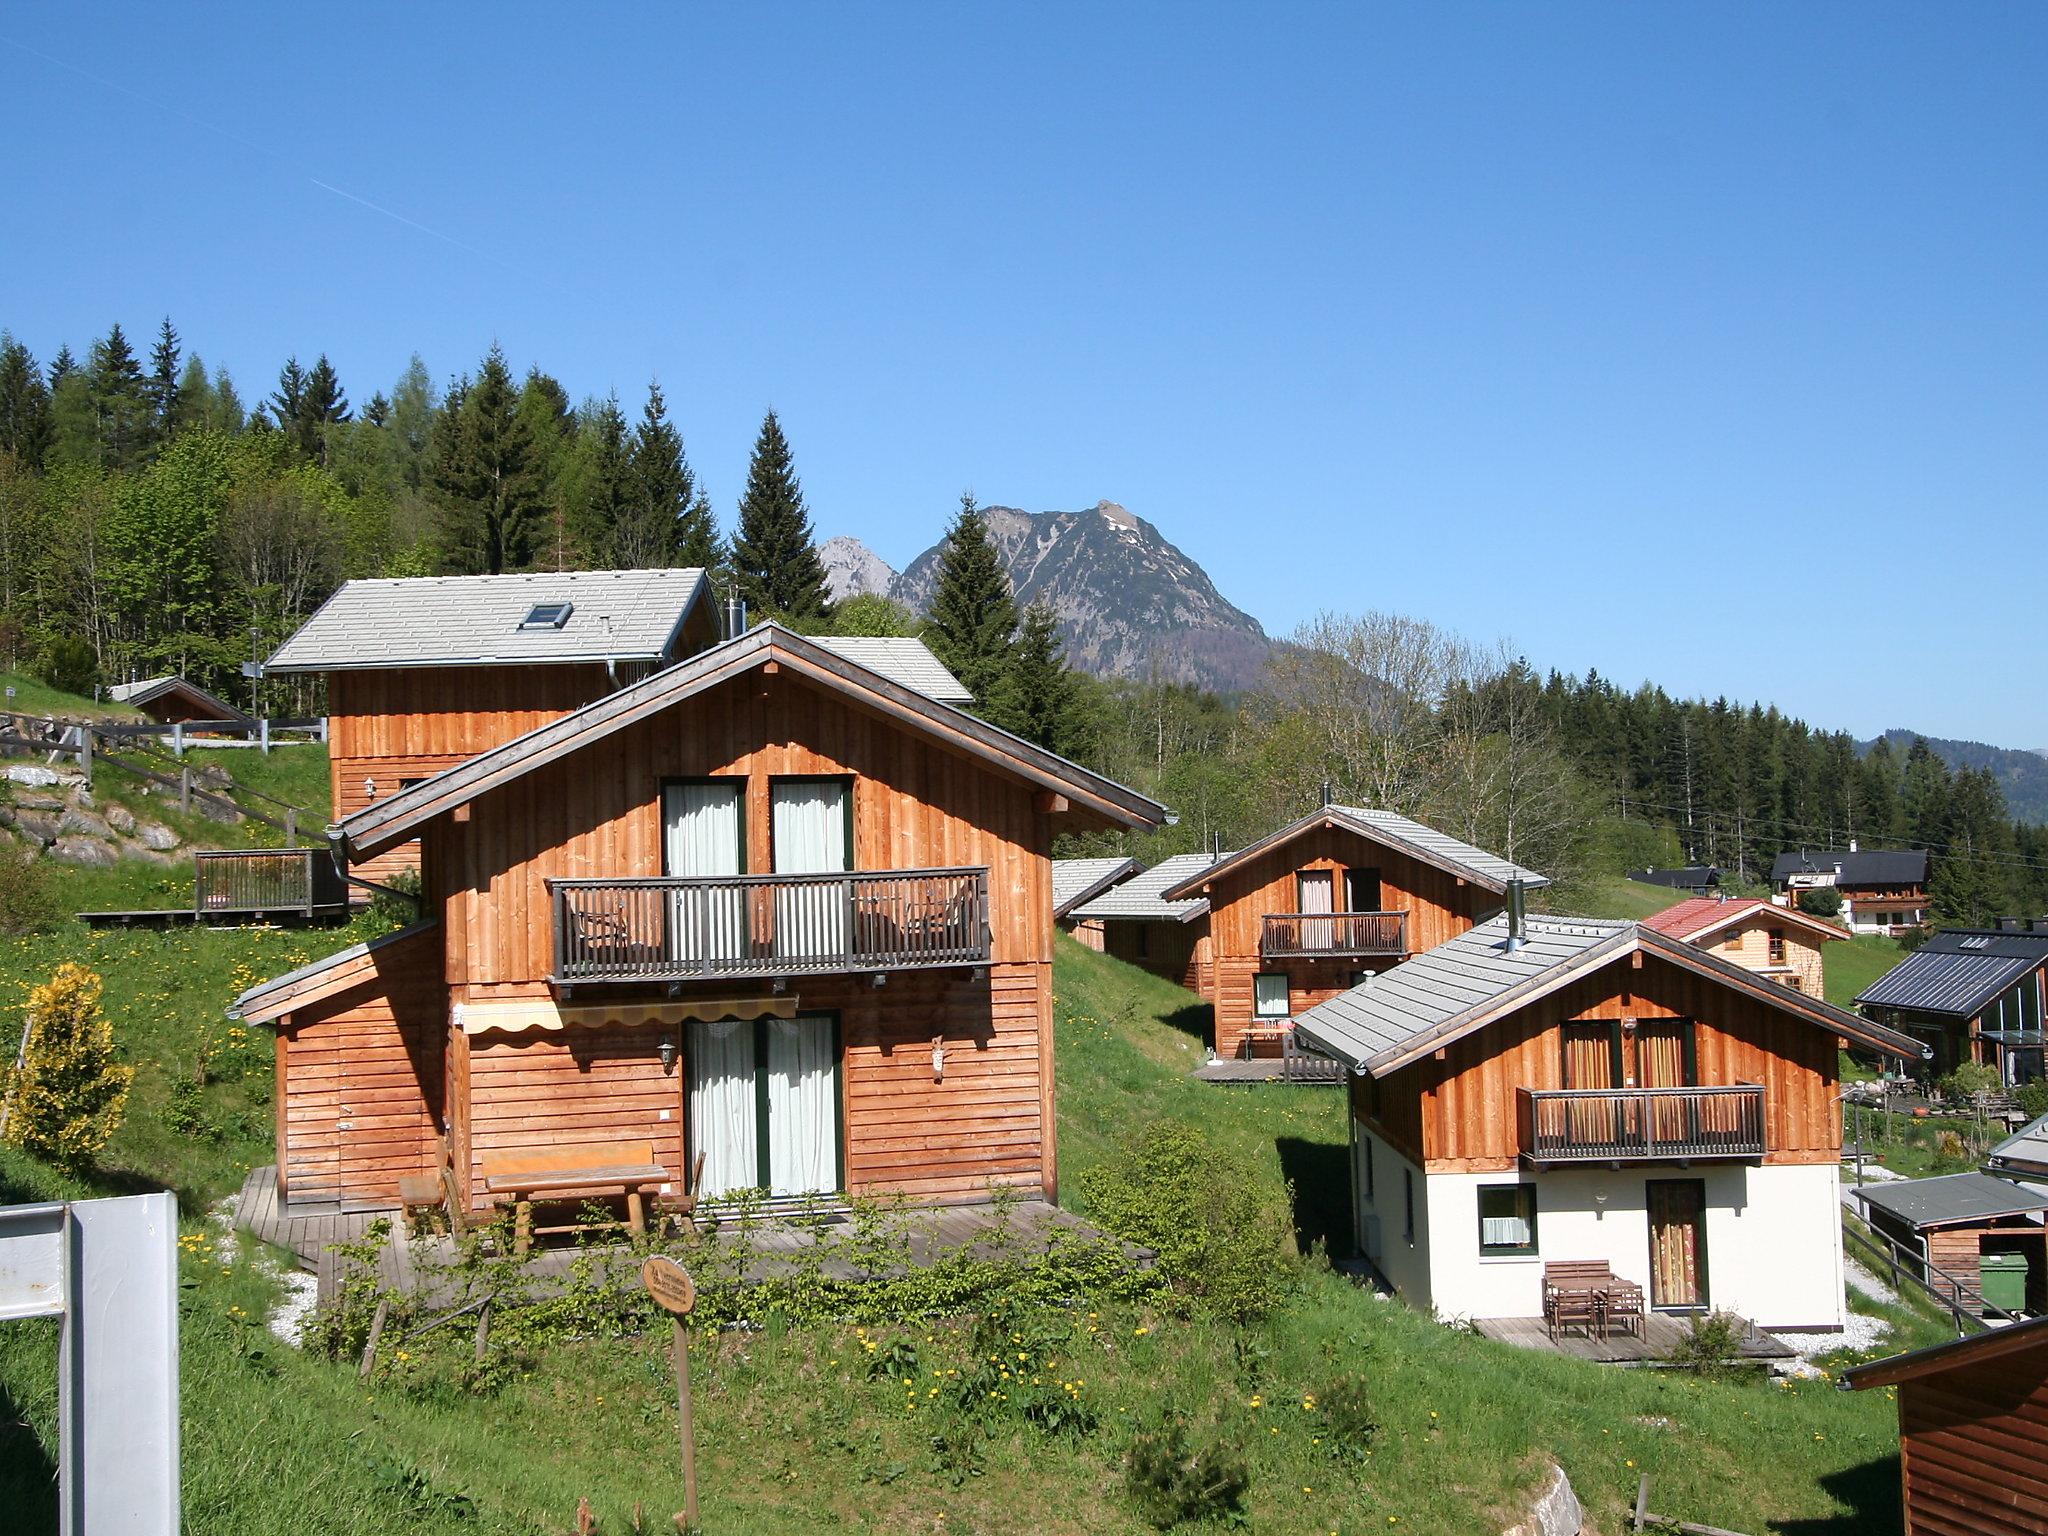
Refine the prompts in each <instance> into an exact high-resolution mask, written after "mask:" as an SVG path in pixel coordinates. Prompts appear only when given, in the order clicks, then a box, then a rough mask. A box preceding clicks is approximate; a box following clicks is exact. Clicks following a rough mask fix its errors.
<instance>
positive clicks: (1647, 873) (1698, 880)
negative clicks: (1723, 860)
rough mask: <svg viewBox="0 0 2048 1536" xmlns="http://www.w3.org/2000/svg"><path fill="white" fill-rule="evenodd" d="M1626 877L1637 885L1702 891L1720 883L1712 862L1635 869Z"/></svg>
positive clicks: (1719, 877)
mask: <svg viewBox="0 0 2048 1536" xmlns="http://www.w3.org/2000/svg"><path fill="white" fill-rule="evenodd" d="M1628 878H1629V879H1631V880H1633V881H1635V882H1636V884H1638V885H1663V886H1669V887H1670V888H1671V889H1672V890H1675V891H1703V890H1706V889H1707V888H1708V887H1710V886H1716V885H1719V884H1720V883H1721V871H1720V870H1719V869H1718V868H1717V867H1715V866H1714V865H1712V864H1684V865H1681V866H1679V867H1678V868H1677V869H1635V870H1630V871H1629V875H1628Z"/></svg>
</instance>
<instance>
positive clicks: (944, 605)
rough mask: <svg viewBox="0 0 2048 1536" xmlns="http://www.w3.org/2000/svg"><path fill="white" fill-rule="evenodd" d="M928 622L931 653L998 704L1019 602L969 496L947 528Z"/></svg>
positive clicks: (984, 701) (987, 703) (986, 702)
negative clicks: (1012, 593)
mask: <svg viewBox="0 0 2048 1536" xmlns="http://www.w3.org/2000/svg"><path fill="white" fill-rule="evenodd" d="M925 621H926V622H925V639H926V642H927V643H928V644H929V645H930V646H931V648H932V651H933V653H934V654H935V655H936V656H937V657H938V658H939V660H940V661H942V662H944V663H945V664H946V666H947V667H948V668H949V669H950V670H951V671H952V673H953V675H954V676H955V677H957V678H959V679H960V681H961V682H962V683H964V684H965V685H966V687H967V691H968V692H969V693H971V694H973V695H974V697H975V699H976V700H977V702H978V703H979V704H980V705H981V706H982V707H983V708H985V709H1000V708H1001V707H1002V706H1001V702H1000V694H1001V690H1002V687H1003V683H1004V680H1005V678H1007V677H1008V675H1009V672H1010V660H1011V644H1012V640H1013V637H1014V636H1015V635H1016V632H1017V604H1016V601H1015V599H1014V598H1012V597H1011V595H1010V578H1009V576H1008V575H1007V574H1006V573H1005V572H1004V570H1003V563H1002V560H1001V559H1000V558H999V557H998V556H997V554H996V546H995V543H994V541H993V540H992V539H990V538H989V533H988V520H987V519H986V518H984V517H983V516H982V514H981V509H980V508H979V507H977V506H975V504H974V498H973V496H971V495H963V496H962V497H961V498H960V510H959V512H958V513H957V514H956V515H955V516H954V518H953V525H952V526H951V527H950V528H948V529H947V530H946V542H945V547H944V548H943V549H942V550H941V551H940V553H939V572H938V579H937V581H936V583H935V584H934V586H933V588H932V602H931V609H930V611H929V612H928V613H927V614H926V615H925Z"/></svg>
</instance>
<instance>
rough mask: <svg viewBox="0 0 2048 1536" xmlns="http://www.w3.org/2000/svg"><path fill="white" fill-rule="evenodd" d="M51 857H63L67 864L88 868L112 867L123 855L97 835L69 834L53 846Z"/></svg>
mask: <svg viewBox="0 0 2048 1536" xmlns="http://www.w3.org/2000/svg"><path fill="white" fill-rule="evenodd" d="M50 857H51V858H53V859H62V860H63V861H64V862H65V863H66V864H82V865H84V866H86V867H87V868H88V869H111V868H112V867H113V866H114V864H115V863H117V862H118V861H119V859H120V857H121V855H120V854H119V853H117V852H116V851H115V850H114V847H113V845H112V844H111V843H103V842H101V841H100V840H99V839H98V838H96V837H80V836H75V835H73V836H67V837H60V838H58V839H57V842H56V846H55V847H53V848H51V850H50Z"/></svg>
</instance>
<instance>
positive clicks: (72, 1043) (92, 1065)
mask: <svg viewBox="0 0 2048 1536" xmlns="http://www.w3.org/2000/svg"><path fill="white" fill-rule="evenodd" d="M28 1017H29V1035H28V1053H27V1056H26V1057H25V1059H24V1060H23V1062H22V1067H21V1070H20V1072H18V1073H16V1074H15V1075H14V1082H13V1083H12V1084H11V1085H10V1086H11V1089H12V1113H11V1114H10V1115H9V1116H8V1119H7V1139H8V1140H9V1141H10V1142H12V1143H13V1144H14V1145H16V1146H18V1147H20V1148H21V1149H22V1150H23V1151H25V1152H28V1153H30V1154H32V1155H33V1156H36V1157H41V1158H46V1159H48V1160H49V1161H51V1162H53V1163H57V1164H59V1165H60V1166H62V1167H67V1168H81V1167H84V1166H85V1165H86V1164H88V1163H90V1162H91V1161H92V1160H93V1159H94V1158H95V1157H97V1156H98V1155H99V1152H100V1149H101V1148H103V1147H104V1146H106V1144H107V1141H108V1140H109V1138H111V1137H112V1136H113V1134H114V1131H115V1129H116V1128H117V1127H118V1126H119V1125H120V1123H121V1116H122V1113H123V1112H124V1111H125V1110H126V1108H127V1104H128V1086H129V1084H130V1083H131V1082H132V1081H133V1080H134V1078H135V1069H134V1068H133V1067H129V1066H123V1065H121V1063H119V1062H118V1061H116V1060H115V1059H114V1030H113V1026H112V1025H110V1024H108V1023H107V1020H106V1016H105V1015H104V1014H102V1013H101V1012H100V979H99V977H98V976H97V975H95V974H94V973H93V972H91V971H89V970H87V969H86V968H85V967H84V966H82V965H74V964H72V963H71V962H69V961H66V962H65V963H64V964H63V965H60V966H58V967H57V970H56V974H54V975H53V976H51V978H50V979H49V980H48V981H47V982H45V983H44V984H43V985H42V986H40V987H37V988H36V989H35V990H34V991H33V992H31V993H30V994H29V998H28Z"/></svg>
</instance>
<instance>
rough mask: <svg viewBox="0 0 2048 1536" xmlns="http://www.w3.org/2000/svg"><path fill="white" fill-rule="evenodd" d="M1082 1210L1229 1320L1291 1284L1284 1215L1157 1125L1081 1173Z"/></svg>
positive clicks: (1208, 1152) (1249, 1313) (1205, 1150)
mask: <svg viewBox="0 0 2048 1536" xmlns="http://www.w3.org/2000/svg"><path fill="white" fill-rule="evenodd" d="M1081 1189H1082V1192H1083V1194H1084V1195H1085V1196H1086V1198H1087V1202H1088V1208H1089V1213H1090V1214H1091V1215H1092V1216H1093V1217H1094V1218H1095V1219H1096V1220H1098V1221H1100V1222H1101V1223H1102V1225H1103V1226H1105V1227H1106V1228H1108V1229H1109V1230H1110V1231H1111V1232H1113V1233H1115V1234H1116V1235H1117V1236H1118V1237H1120V1238H1122V1239H1124V1240H1125V1241H1126V1242H1131V1243H1138V1244H1141V1245H1143V1246H1144V1247H1147V1248H1150V1249H1152V1250H1153V1251H1154V1252H1155V1253H1157V1254H1158V1256H1159V1259H1158V1264H1159V1271H1160V1273H1161V1274H1163V1275H1164V1276H1165V1277H1166V1280H1167V1283H1168V1284H1169V1285H1170V1286H1172V1287H1173V1289H1174V1290H1175V1291H1176V1292H1178V1293H1180V1294H1181V1295H1183V1296H1186V1297H1188V1298H1190V1299H1191V1300H1192V1301H1194V1302H1195V1303H1196V1304H1198V1305H1199V1306H1201V1307H1203V1308H1204V1309H1206V1310H1208V1311H1211V1312H1214V1313H1216V1314H1217V1315H1219V1316H1221V1317H1224V1318H1227V1319H1228V1320H1229V1321H1231V1322H1234V1323H1244V1322H1250V1321H1252V1320H1254V1319H1256V1318H1258V1317H1261V1316H1263V1315H1264V1314H1265V1313H1266V1312H1267V1311H1268V1310H1269V1309H1270V1308H1271V1307H1272V1306H1273V1304H1274V1303H1275V1302H1276V1301H1277V1300H1278V1299H1279V1296H1280V1293H1281V1292H1282V1290H1283V1289H1284V1288H1285V1286H1286V1284H1287V1282H1288V1280H1289V1279H1290V1278H1291V1272H1292V1268H1293V1266H1292V1265H1291V1264H1290V1262H1289V1259H1288V1255H1287V1251H1286V1239H1287V1232H1288V1219H1287V1215H1286V1212H1285V1211H1284V1210H1281V1209H1276V1208H1275V1207H1273V1206H1271V1205H1269V1204H1267V1203H1266V1202H1265V1201H1264V1200H1262V1199H1261V1198H1260V1196H1259V1194H1258V1193H1257V1191H1256V1190H1254V1189H1253V1188H1252V1187H1251V1186H1250V1185H1249V1184H1248V1183H1247V1181H1245V1180H1244V1179H1243V1178H1241V1177H1239V1176H1238V1170H1237V1169H1236V1168H1235V1166H1234V1165H1233V1164H1232V1163H1231V1162H1230V1160H1229V1159H1228V1158H1226V1157H1224V1156H1223V1155H1222V1154H1221V1153H1220V1152H1218V1151H1217V1150H1216V1148H1215V1147H1214V1146H1213V1145H1211V1144H1210V1142H1209V1140H1208V1138H1207V1137H1205V1136H1203V1135H1202V1133H1201V1132H1199V1131H1197V1130H1194V1129H1192V1128H1191V1127H1188V1126H1182V1125H1172V1124H1158V1125H1153V1126H1151V1127H1149V1128H1148V1129H1146V1130H1143V1131H1141V1132H1139V1133H1138V1134H1137V1135H1136V1136H1134V1137H1132V1138H1131V1139H1130V1140H1129V1141H1128V1142H1126V1143H1125V1145H1124V1147H1123V1150H1122V1152H1121V1153H1120V1155H1119V1156H1118V1157H1117V1159H1116V1160H1115V1161H1114V1162H1112V1163H1109V1164H1107V1165H1105V1166H1103V1167H1101V1168H1091V1169H1089V1170H1087V1171H1086V1172H1085V1173H1083V1174H1082V1175H1081Z"/></svg>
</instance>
